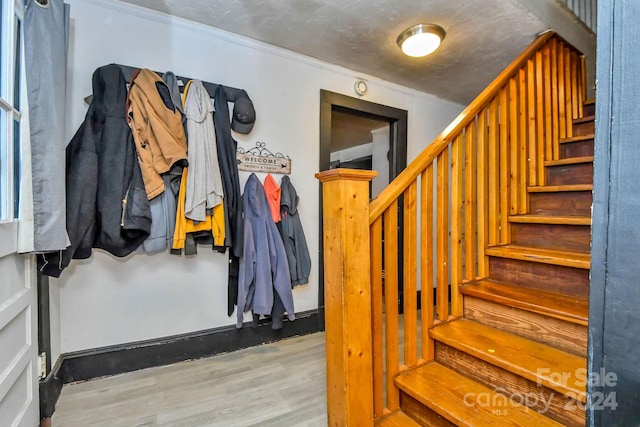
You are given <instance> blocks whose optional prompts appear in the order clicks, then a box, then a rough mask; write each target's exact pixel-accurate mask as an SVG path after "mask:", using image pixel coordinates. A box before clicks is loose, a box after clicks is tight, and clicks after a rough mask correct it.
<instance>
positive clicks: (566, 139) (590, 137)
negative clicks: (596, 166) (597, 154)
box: [560, 133, 596, 144]
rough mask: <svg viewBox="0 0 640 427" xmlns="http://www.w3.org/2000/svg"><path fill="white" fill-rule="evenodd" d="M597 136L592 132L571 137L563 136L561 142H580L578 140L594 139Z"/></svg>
mask: <svg viewBox="0 0 640 427" xmlns="http://www.w3.org/2000/svg"><path fill="white" fill-rule="evenodd" d="M595 137H596V136H595V134H593V133H591V134H588V135H578V136H572V137H571V138H561V139H560V144H567V143H570V142H578V141H587V140H589V139H594V138H595Z"/></svg>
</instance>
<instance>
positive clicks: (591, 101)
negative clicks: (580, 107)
mask: <svg viewBox="0 0 640 427" xmlns="http://www.w3.org/2000/svg"><path fill="white" fill-rule="evenodd" d="M595 103H596V99H595V98H591V99H585V100H584V102H583V104H584V105H592V104H595Z"/></svg>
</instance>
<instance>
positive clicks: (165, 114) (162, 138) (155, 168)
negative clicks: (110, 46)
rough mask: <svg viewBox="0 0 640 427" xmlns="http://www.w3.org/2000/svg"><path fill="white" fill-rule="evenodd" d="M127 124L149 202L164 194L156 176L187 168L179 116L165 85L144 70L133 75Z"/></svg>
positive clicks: (185, 148) (183, 135)
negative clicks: (178, 165) (177, 166)
mask: <svg viewBox="0 0 640 427" xmlns="http://www.w3.org/2000/svg"><path fill="white" fill-rule="evenodd" d="M165 90H166V93H165ZM127 122H128V123H129V127H131V131H132V133H133V139H134V141H135V145H136V151H137V153H138V162H139V163H140V170H141V172H142V178H143V181H144V186H145V190H146V192H147V198H149V200H151V199H153V198H154V197H156V196H158V195H159V194H161V193H162V192H163V191H164V181H163V180H162V177H161V176H160V175H161V174H163V173H166V172H168V171H169V169H171V167H172V166H173V165H174V164H175V163H177V162H180V161H183V162H184V164H185V165H186V164H187V138H186V136H185V134H184V128H183V126H182V116H181V115H180V111H178V109H177V108H176V107H175V106H174V105H173V102H172V101H171V95H170V93H169V89H168V88H167V85H166V84H165V83H164V82H163V81H162V79H161V78H160V76H158V75H157V74H156V73H154V72H153V71H151V70H148V69H146V68H145V69H142V70H140V72H139V73H138V74H137V75H134V79H133V82H132V84H131V88H130V89H129V98H128V107H127Z"/></svg>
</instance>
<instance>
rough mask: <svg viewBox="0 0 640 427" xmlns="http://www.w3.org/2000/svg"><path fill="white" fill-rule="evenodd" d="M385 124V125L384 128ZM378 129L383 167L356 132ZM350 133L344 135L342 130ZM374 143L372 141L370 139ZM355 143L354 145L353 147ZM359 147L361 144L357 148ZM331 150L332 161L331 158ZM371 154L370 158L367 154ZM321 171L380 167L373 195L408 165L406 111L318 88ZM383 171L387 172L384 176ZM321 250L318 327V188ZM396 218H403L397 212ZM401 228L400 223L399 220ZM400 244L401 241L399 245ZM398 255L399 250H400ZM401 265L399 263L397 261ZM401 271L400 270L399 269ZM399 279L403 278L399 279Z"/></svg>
mask: <svg viewBox="0 0 640 427" xmlns="http://www.w3.org/2000/svg"><path fill="white" fill-rule="evenodd" d="M385 128H386V129H385ZM367 130H368V131H369V132H371V131H372V130H373V131H376V130H380V131H381V132H382V135H385V137H386V135H388V139H387V141H386V144H387V145H386V147H379V146H378V147H377V148H376V149H375V150H376V152H377V153H379V152H380V149H382V151H383V152H384V151H386V158H387V161H386V162H385V165H386V170H384V167H376V164H377V165H380V163H379V161H380V156H376V155H375V154H376V153H374V152H373V147H372V150H370V151H371V153H370V154H368V153H369V151H367V150H366V149H365V147H364V145H365V144H367V141H363V140H362V139H360V137H358V136H357V135H358V134H362V133H363V131H364V133H366V132H367ZM350 132H351V133H353V134H352V135H349V136H346V137H345V135H344V134H345V133H350ZM370 141H371V144H372V145H373V146H377V144H374V141H372V140H370ZM354 147H355V148H354ZM358 147H360V148H358ZM346 150H350V151H351V152H352V153H354V156H353V157H354V158H352V159H350V157H352V156H345V157H342V158H341V157H340V155H339V154H337V153H345V151H346ZM332 153H333V161H332ZM369 156H371V158H370V159H369V158H368V157H369ZM319 166H320V168H319V170H320V171H324V170H328V169H332V168H333V167H343V168H352V169H373V170H378V171H382V172H383V173H382V175H383V176H381V177H380V178H382V182H380V181H378V182H374V183H372V187H370V188H371V194H372V196H373V197H375V196H376V195H377V193H378V192H379V191H378V190H379V187H380V186H382V185H386V183H388V182H391V180H393V178H395V177H396V176H397V175H398V174H399V173H400V172H401V171H402V170H403V169H404V168H405V167H406V166H407V111H406V110H401V109H398V108H393V107H389V106H386V105H382V104H376V103H374V102H369V101H364V100H362V99H358V98H353V97H350V96H346V95H341V94H338V93H334V92H329V91H326V90H321V91H320V165H319ZM384 175H386V176H384ZM320 209H321V211H320V245H319V247H320V253H319V256H318V261H319V262H318V265H319V267H320V268H319V272H320V274H319V279H320V281H319V295H318V312H319V314H320V321H321V328H322V330H324V268H323V267H324V266H323V261H324V260H323V242H324V237H323V230H322V191H320ZM399 218H402V216H401V215H400V216H399ZM398 225H399V229H400V230H402V224H398ZM400 247H402V245H400ZM399 256H400V257H401V256H402V254H399ZM400 265H402V264H400ZM400 274H402V272H400ZM399 283H402V282H399Z"/></svg>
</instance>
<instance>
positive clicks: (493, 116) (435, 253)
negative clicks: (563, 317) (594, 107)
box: [318, 32, 584, 426]
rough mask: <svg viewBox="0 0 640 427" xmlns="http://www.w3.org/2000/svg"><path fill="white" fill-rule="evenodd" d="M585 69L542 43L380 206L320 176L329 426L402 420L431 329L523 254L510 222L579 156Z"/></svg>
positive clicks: (359, 176)
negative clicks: (560, 162)
mask: <svg viewBox="0 0 640 427" xmlns="http://www.w3.org/2000/svg"><path fill="white" fill-rule="evenodd" d="M581 67H584V64H583V63H582V62H581V60H580V53H579V52H578V51H576V50H575V49H574V48H573V47H572V46H571V45H570V44H568V43H566V42H565V41H564V40H562V39H560V38H559V37H558V36H557V35H555V34H554V33H552V32H548V33H545V34H542V35H541V36H539V37H538V38H537V39H536V40H535V41H534V42H533V43H532V44H531V45H530V46H529V47H527V49H526V50H525V51H524V52H523V53H522V54H520V55H519V56H518V57H517V58H516V60H515V61H513V62H512V63H511V64H510V65H509V66H508V67H507V68H506V69H505V70H504V71H503V72H502V73H500V75H499V76H498V77H497V78H496V79H495V80H494V81H493V82H492V83H491V84H490V85H489V86H488V87H487V88H486V89H485V90H484V91H483V92H482V93H481V94H480V95H479V96H478V97H477V98H476V99H475V100H474V101H473V102H472V103H471V104H470V105H469V106H468V107H467V108H466V109H465V110H464V111H463V112H462V113H461V114H460V115H459V116H458V117H457V118H456V119H455V120H454V121H453V122H452V123H451V124H450V125H449V126H448V127H447V129H445V130H444V131H443V132H442V133H441V134H440V135H439V136H438V137H437V138H436V139H435V140H434V141H433V143H432V144H431V145H430V146H428V147H427V148H426V149H425V150H424V151H423V152H422V154H420V155H418V157H417V158H416V159H415V160H414V161H413V162H412V163H411V164H410V165H409V166H408V167H407V168H406V170H404V171H403V172H402V173H401V174H400V175H399V176H398V177H397V178H396V179H395V180H394V181H393V182H392V183H391V184H390V185H389V186H388V187H387V188H386V189H385V190H384V191H383V192H382V193H381V195H380V196H379V197H378V198H377V199H376V200H374V201H372V202H371V203H369V199H368V195H369V185H368V184H369V183H368V182H367V181H368V179H370V178H371V176H369V175H367V172H363V171H353V170H343V169H338V170H333V171H326V172H322V173H321V174H319V175H318V178H319V179H321V181H322V182H323V212H324V213H323V221H324V242H325V245H324V259H325V268H324V269H325V276H324V278H325V302H326V312H327V316H326V322H325V323H326V335H327V351H326V352H327V394H328V398H327V401H328V408H329V410H328V413H329V423H330V424H331V425H357V426H365V425H366V426H372V425H373V419H374V418H375V419H378V418H380V417H382V416H384V414H387V413H390V412H393V411H396V410H397V409H398V408H400V403H401V402H400V401H401V399H400V397H401V393H400V389H399V388H398V386H397V385H396V383H395V379H396V377H397V375H398V374H399V373H400V372H402V371H404V370H406V369H411V368H413V367H415V366H418V365H420V364H422V363H428V362H429V361H431V360H433V359H434V357H435V356H436V353H437V350H436V347H435V344H434V341H433V340H432V339H431V338H430V336H429V330H430V329H432V327H433V326H434V325H435V324H438V323H440V322H446V321H449V320H451V319H454V318H458V317H461V316H463V313H464V310H463V304H462V302H463V297H462V293H461V291H460V287H459V285H460V284H462V283H466V282H470V281H474V280H477V279H478V278H483V277H487V276H489V275H490V274H491V273H490V271H489V270H490V268H491V263H490V257H489V254H490V253H491V251H490V250H488V249H489V248H491V247H492V246H495V245H505V244H508V243H510V242H511V239H512V227H511V225H510V222H509V218H510V217H512V216H513V215H518V214H523V213H528V212H530V211H531V210H535V203H534V202H535V199H534V197H533V196H531V195H530V193H531V192H532V191H534V189H535V188H537V187H539V186H544V185H545V183H546V181H547V179H551V178H548V177H547V175H546V173H545V169H544V166H545V164H547V163H548V161H553V160H557V159H559V158H561V157H562V156H563V155H564V154H563V152H564V153H566V151H567V149H570V148H571V147H567V144H563V142H565V141H563V140H562V139H565V138H570V137H571V136H572V131H573V130H572V126H571V124H572V123H573V120H574V119H577V118H580V117H582V115H583V113H582V111H581V109H580V105H581V104H582V103H583V101H584V82H583V81H582V79H583V78H584V76H583V75H582V74H581V73H580V72H581V71H582V70H581ZM368 173H369V174H371V172H368ZM536 203H537V202H536ZM367 218H368V219H369V224H367ZM418 285H420V288H421V289H422V292H421V294H420V302H421V308H420V309H418V299H417V298H418V291H417V288H418ZM432 290H433V292H432ZM400 295H402V298H400ZM400 301H402V307H400V306H399V305H400ZM401 312H402V317H400V314H401ZM418 324H420V328H421V331H422V340H419V339H418ZM401 325H403V327H404V331H403V332H404V333H403V334H400V333H399V332H400V330H402V329H401V328H402V326H401ZM420 341H421V342H420Z"/></svg>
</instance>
